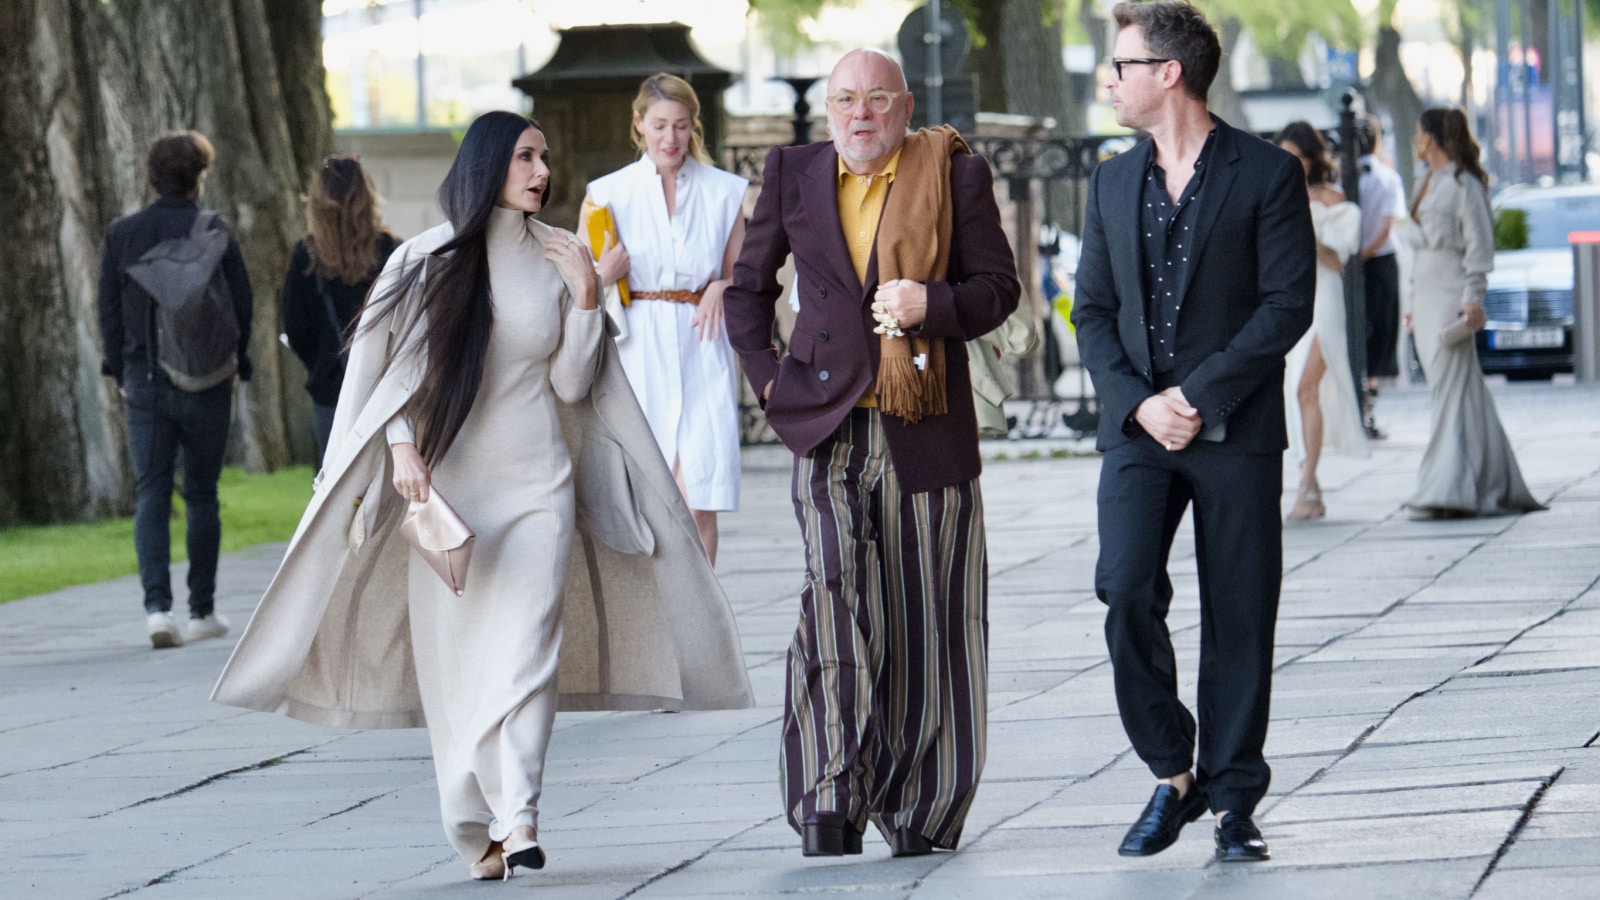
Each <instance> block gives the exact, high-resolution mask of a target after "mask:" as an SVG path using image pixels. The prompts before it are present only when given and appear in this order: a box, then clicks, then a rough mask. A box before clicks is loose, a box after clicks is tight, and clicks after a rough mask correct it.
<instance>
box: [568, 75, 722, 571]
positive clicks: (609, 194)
mask: <svg viewBox="0 0 1600 900" xmlns="http://www.w3.org/2000/svg"><path fill="white" fill-rule="evenodd" d="M633 142H634V146H636V147H638V148H639V150H640V151H641V156H640V158H639V159H638V161H636V162H634V163H631V164H629V165H627V166H624V167H623V168H621V169H618V170H617V171H615V172H612V173H611V174H609V175H606V176H604V177H601V178H598V179H596V180H594V181H592V182H590V183H589V187H588V193H587V195H586V196H585V198H584V202H585V210H586V213H585V218H584V221H583V222H582V223H581V224H580V226H579V232H580V233H584V234H587V233H588V226H589V223H588V213H587V210H589V209H590V208H591V207H606V208H608V209H609V210H610V214H611V219H612V221H613V222H614V223H615V226H616V229H617V232H618V234H616V235H612V236H610V238H609V239H608V240H607V241H606V246H607V249H606V250H605V251H604V252H602V253H601V255H600V259H599V262H598V267H599V271H600V280H601V284H602V285H603V286H605V287H607V288H609V287H611V286H612V285H614V284H615V283H616V282H617V281H619V280H620V279H622V278H627V280H628V286H629V290H630V292H631V294H632V302H631V304H630V305H628V306H627V307H626V308H625V311H624V313H623V319H624V321H623V322H622V323H621V325H622V331H623V334H622V336H621V337H619V338H618V341H617V351H618V356H619V357H620V359H621V361H622V367H623V370H624V371H625V372H627V374H628V382H629V383H630V384H631V385H632V386H633V390H634V393H635V394H637V395H638V398H639V405H640V406H641V407H643V408H644V412H645V417H646V418H647V419H649V421H650V429H651V431H653V432H654V433H655V438H656V443H657V444H659V445H660V447H661V453H662V456H664V457H665V458H666V460H667V464H668V465H670V466H671V467H672V471H673V473H674V475H675V476H676V477H677V479H678V486H679V488H680V489H682V491H683V495H684V499H685V500H686V501H688V504H689V509H690V510H691V511H692V512H693V513H694V520H695V525H696V527H697V528H698V529H699V531H700V540H701V543H703V544H704V545H705V550H706V555H707V556H708V557H710V559H711V561H712V562H713V563H715V562H716V558H717V513H718V512H720V511H732V510H735V509H738V507H739V394H738V386H739V382H738V368H737V366H736V365H735V357H734V355H733V349H732V347H731V346H730V345H729V344H728V336H727V331H726V329H725V328H724V327H723V319H722V292H723V289H724V288H725V287H726V286H727V284H728V281H729V279H731V278H732V276H733V264H734V261H735V260H737V259H738V258H739V247H740V245H741V244H742V243H743V241H744V216H743V203H744V194H745V188H746V187H747V186H748V182H746V181H745V179H743V178H740V177H739V176H737V175H733V174H730V173H728V172H724V171H722V170H721V169H718V168H716V167H714V166H712V165H711V157H710V156H709V155H708V154H707V153H706V149H705V139H704V132H703V130H702V127H701V124H700V100H699V98H698V97H696V96H695V92H694V88H692V87H690V86H689V83H688V82H687V81H684V80H683V79H681V78H678V77H676V76H674V75H667V74H658V75H652V76H650V77H649V78H647V79H645V80H644V83H643V84H641V85H640V86H639V93H638V95H637V96H636V97H634V100H633Z"/></svg>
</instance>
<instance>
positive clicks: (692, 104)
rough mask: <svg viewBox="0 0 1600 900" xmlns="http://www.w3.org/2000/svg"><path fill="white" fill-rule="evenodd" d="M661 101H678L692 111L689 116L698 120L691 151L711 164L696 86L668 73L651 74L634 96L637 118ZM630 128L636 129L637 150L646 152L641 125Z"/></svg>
mask: <svg viewBox="0 0 1600 900" xmlns="http://www.w3.org/2000/svg"><path fill="white" fill-rule="evenodd" d="M657 100H676V101H678V102H679V103H682V104H683V105H684V108H685V109H687V110H689V117H690V118H691V119H693V120H694V134H693V135H691V136H690V138H689V153H690V154H691V155H693V156H694V158H695V159H697V160H699V161H701V162H703V163H707V164H709V163H710V162H711V154H709V153H707V152H706V130H705V127H704V126H702V125H701V124H700V98H699V97H698V96H696V95H695V92H694V88H692V87H690V86H689V82H687V81H684V80H683V79H682V78H679V77H678V76H676V75H668V74H667V73H665V72H657V73H656V74H654V75H651V76H650V77H649V78H646V79H645V80H644V83H643V84H640V85H639V93H638V94H636V95H635V96H634V98H633V117H634V119H635V120H638V119H642V118H644V114H645V110H648V109H649V108H650V104H652V103H654V102H656V101H657ZM629 128H630V129H631V130H632V131H633V146H634V149H636V150H638V151H639V152H640V153H644V135H642V134H640V133H639V128H638V126H635V125H630V126H629Z"/></svg>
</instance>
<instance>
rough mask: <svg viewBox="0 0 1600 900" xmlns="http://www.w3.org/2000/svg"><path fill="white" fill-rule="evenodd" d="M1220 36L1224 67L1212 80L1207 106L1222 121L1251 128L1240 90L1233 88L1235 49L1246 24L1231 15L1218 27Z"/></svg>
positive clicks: (1236, 126)
mask: <svg viewBox="0 0 1600 900" xmlns="http://www.w3.org/2000/svg"><path fill="white" fill-rule="evenodd" d="M1217 31H1218V37H1219V38H1220V39H1221V43H1222V68H1221V69H1219V70H1218V71H1217V78H1216V80H1215V81H1213V82H1211V93H1210V95H1209V96H1208V97H1207V98H1206V106H1208V107H1209V108H1210V109H1211V111H1212V112H1214V113H1216V114H1217V117H1218V118H1220V119H1222V121H1224V122H1227V123H1228V124H1229V125H1232V126H1233V127H1235V128H1239V129H1243V130H1244V131H1249V130H1250V117H1249V116H1247V115H1245V112H1244V103H1242V102H1241V101H1240V100H1239V92H1238V91H1236V90H1234V89H1233V75H1232V74H1231V72H1232V64H1231V63H1230V60H1232V59H1233V50H1234V48H1235V47H1237V46H1239V35H1241V34H1243V33H1244V25H1243V24H1242V23H1240V21H1239V20H1238V19H1237V18H1234V17H1233V16H1229V17H1228V18H1226V19H1223V20H1222V27H1221V28H1218V29H1217Z"/></svg>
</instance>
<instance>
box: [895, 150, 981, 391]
mask: <svg viewBox="0 0 1600 900" xmlns="http://www.w3.org/2000/svg"><path fill="white" fill-rule="evenodd" d="M971 152H972V151H971V149H970V148H968V147H967V142H966V141H964V140H962V138H961V135H960V134H959V133H957V131H956V130H955V129H954V128H951V127H950V126H948V125H940V126H939V127H937V128H931V129H930V128H923V129H920V130H918V131H917V133H916V134H912V135H907V136H906V143H905V149H904V150H903V151H901V154H900V164H899V167H898V168H897V170H896V172H895V186H894V189H893V190H891V191H889V196H888V198H887V199H886V200H885V201H884V208H883V219H882V221H880V222H879V223H878V236H877V254H878V283H879V284H883V283H884V282H888V281H893V280H895V279H896V278H905V279H908V280H911V281H921V282H929V281H943V280H944V276H945V272H946V270H947V269H949V267H950V233H951V229H952V215H951V197H950V157H951V156H952V155H954V154H956V153H971ZM930 226H931V227H930ZM879 349H880V354H881V355H880V357H879V360H878V383H877V386H876V387H875V389H874V390H875V392H876V393H877V396H878V409H879V411H881V412H884V413H888V414H889V415H893V416H900V417H901V418H903V419H905V420H906V421H907V422H916V421H918V420H919V419H921V418H922V417H923V416H938V415H943V414H944V413H946V412H947V411H948V409H949V402H948V398H947V397H946V396H945V382H944V379H945V358H944V357H945V352H944V339H943V338H933V339H929V338H925V337H914V336H911V335H909V334H908V335H905V336H904V337H899V338H894V337H890V336H889V335H887V334H885V335H881V336H880V341H879ZM919 357H920V358H921V359H922V360H923V361H924V363H925V365H924V366H923V367H920V368H919V367H918V365H917V359H918V358H919Z"/></svg>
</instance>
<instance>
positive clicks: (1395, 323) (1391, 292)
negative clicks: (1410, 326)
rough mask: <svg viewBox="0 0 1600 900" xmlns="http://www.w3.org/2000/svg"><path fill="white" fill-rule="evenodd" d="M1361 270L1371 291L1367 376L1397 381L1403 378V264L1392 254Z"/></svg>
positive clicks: (1365, 263)
mask: <svg viewBox="0 0 1600 900" xmlns="http://www.w3.org/2000/svg"><path fill="white" fill-rule="evenodd" d="M1361 267H1362V271H1363V273H1364V275H1365V277H1364V279H1363V280H1364V281H1365V282H1366V290H1367V375H1368V376H1369V377H1373V378H1394V377H1395V376H1397V375H1399V374H1400V364H1399V363H1398V362H1397V361H1396V359H1397V355H1396V350H1397V349H1398V347H1399V342H1400V264H1399V263H1398V262H1397V261H1395V256H1394V254H1393V253H1390V254H1388V255H1387V256H1374V257H1372V258H1371V259H1369V260H1367V261H1366V262H1363V263H1362V264H1361Z"/></svg>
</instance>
